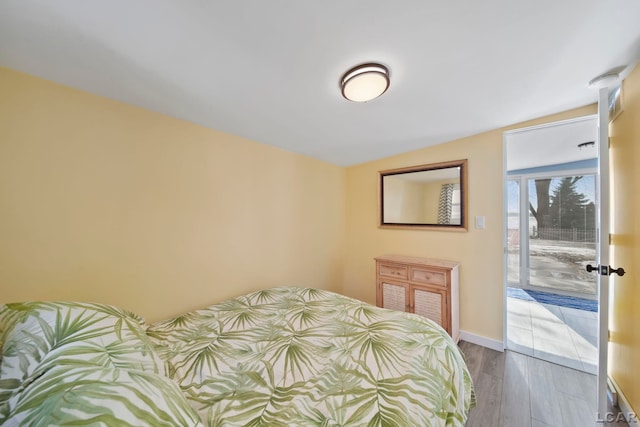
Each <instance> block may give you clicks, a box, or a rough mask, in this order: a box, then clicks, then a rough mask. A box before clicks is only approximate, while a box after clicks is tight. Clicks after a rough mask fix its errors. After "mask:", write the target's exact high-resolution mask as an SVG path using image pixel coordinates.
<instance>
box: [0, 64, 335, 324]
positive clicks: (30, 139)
mask: <svg viewBox="0 0 640 427" xmlns="http://www.w3.org/2000/svg"><path fill="white" fill-rule="evenodd" d="M344 188H345V171H344V169H343V168H339V167H337V166H333V165H330V164H327V163H324V162H321V161H317V160H314V159H311V158H308V157H305V156H301V155H298V154H294V153H291V152H287V151H284V150H280V149H277V148H273V147H270V146H266V145H263V144H258V143H255V142H252V141H249V140H246V139H243V138H239V137H235V136H232V135H228V134H225V133H222V132H217V131H214V130H211V129H207V128H204V127H201V126H197V125H194V124H191V123H188V122H185V121H182V120H177V119H173V118H170V117H167V116H163V115H161V114H157V113H154V112H151V111H147V110H143V109H140V108H136V107H132V106H129V105H125V104H123V103H119V102H116V101H112V100H109V99H106V98H102V97H98V96H94V95H90V94H87V93H85V92H81V91H78V90H74V89H70V88H67V87H63V86H60V85H57V84H54V83H51V82H48V81H45V80H41V79H38V78H34V77H30V76H27V75H24V74H20V73H17V72H15V71H11V70H8V69H3V68H0V301H1V302H9V301H18V300H30V299H73V300H90V301H99V302H105V303H111V304H117V305H121V306H123V307H126V308H128V309H130V310H132V311H135V312H137V313H140V314H142V315H143V316H145V317H146V318H147V320H150V321H154V320H159V319H162V318H167V317H169V316H170V315H173V314H178V313H181V312H183V311H185V310H188V309H192V308H196V307H202V306H204V305H205V304H209V303H212V302H215V301H218V300H220V299H223V298H226V297H230V296H234V295H239V294H242V293H245V292H249V291H252V290H256V289H261V288H266V287H271V286H280V285H303V286H314V287H320V288H325V289H332V290H340V289H341V280H342V260H343V249H344V245H343V239H344V227H345V218H344V216H345V192H344Z"/></svg>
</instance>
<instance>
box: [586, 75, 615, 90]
mask: <svg viewBox="0 0 640 427" xmlns="http://www.w3.org/2000/svg"><path fill="white" fill-rule="evenodd" d="M619 78H620V73H617V72H615V71H613V72H609V73H605V74H602V75H599V76H598V77H596V78H594V79H592V80H591V81H590V82H589V84H587V87H588V88H589V89H603V88H605V87H611V86H613V85H614V84H615V83H616V82H617V81H618V79H619Z"/></svg>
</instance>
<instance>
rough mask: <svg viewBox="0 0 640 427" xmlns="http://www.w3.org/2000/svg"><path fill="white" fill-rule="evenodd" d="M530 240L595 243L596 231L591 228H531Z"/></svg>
mask: <svg viewBox="0 0 640 427" xmlns="http://www.w3.org/2000/svg"><path fill="white" fill-rule="evenodd" d="M531 238H534V239H543V240H562V241H567V242H588V243H595V242H596V230H595V229H593V228H550V227H549V228H547V227H544V228H537V227H533V229H532V232H531Z"/></svg>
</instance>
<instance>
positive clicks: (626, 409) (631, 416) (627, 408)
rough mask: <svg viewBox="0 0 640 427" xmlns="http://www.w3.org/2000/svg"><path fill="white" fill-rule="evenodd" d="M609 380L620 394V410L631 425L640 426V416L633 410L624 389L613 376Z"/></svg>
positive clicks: (630, 426) (631, 426)
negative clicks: (621, 388)
mask: <svg viewBox="0 0 640 427" xmlns="http://www.w3.org/2000/svg"><path fill="white" fill-rule="evenodd" d="M609 381H610V383H611V385H612V386H613V389H614V390H615V392H616V393H617V394H618V408H620V412H622V414H623V415H624V418H625V419H626V420H627V423H628V424H629V427H633V426H640V421H639V420H640V418H638V414H636V413H635V412H634V411H633V408H632V407H631V404H630V403H629V401H628V400H627V398H626V397H625V395H624V393H623V392H622V390H620V387H619V386H618V384H617V383H616V382H615V380H614V379H613V378H611V377H609Z"/></svg>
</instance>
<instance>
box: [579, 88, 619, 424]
mask: <svg viewBox="0 0 640 427" xmlns="http://www.w3.org/2000/svg"><path fill="white" fill-rule="evenodd" d="M598 151H599V153H598V154H599V156H598V177H597V179H596V191H597V192H598V194H599V195H600V203H599V209H598V214H597V215H596V221H597V227H598V230H599V232H598V244H597V262H598V265H597V266H594V267H592V268H590V267H591V266H587V269H588V270H589V271H594V273H595V274H597V276H598V280H597V282H598V285H597V286H598V324H599V333H598V414H597V417H598V419H599V420H602V419H605V416H606V412H607V351H608V344H609V275H610V274H612V268H611V266H610V265H609V224H610V222H609V218H610V216H609V208H610V206H609V204H610V200H611V198H610V195H609V193H610V188H609V89H608V88H601V89H599V90H598ZM623 274H624V273H623Z"/></svg>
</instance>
